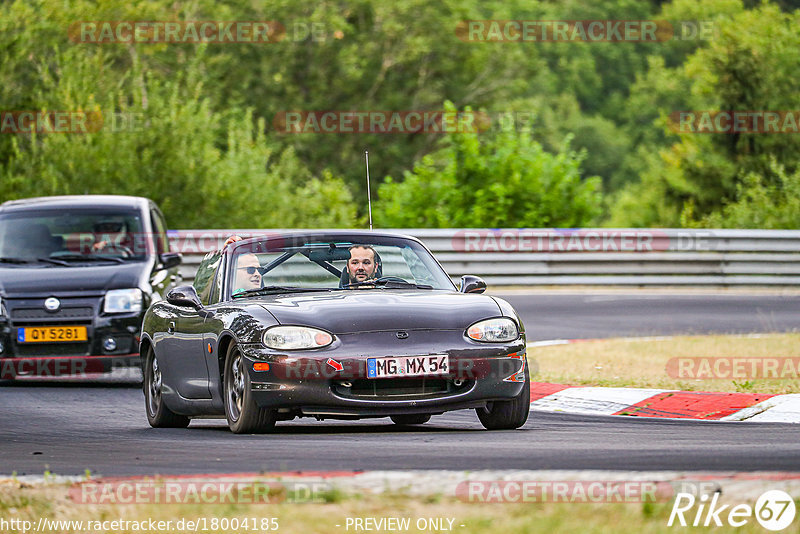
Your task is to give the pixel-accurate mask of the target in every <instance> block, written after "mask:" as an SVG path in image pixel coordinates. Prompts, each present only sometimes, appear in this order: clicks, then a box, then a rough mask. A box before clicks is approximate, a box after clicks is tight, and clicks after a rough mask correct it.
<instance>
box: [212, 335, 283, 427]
mask: <svg viewBox="0 0 800 534" xmlns="http://www.w3.org/2000/svg"><path fill="white" fill-rule="evenodd" d="M223 379H224V384H225V388H224V393H225V417H226V418H227V420H228V427H229V428H230V429H231V432H233V433H234V434H256V433H263V432H269V431H270V430H272V428H273V427H274V426H275V412H274V411H273V410H268V409H265V408H261V407H259V406H258V404H256V401H255V399H254V398H253V393H252V391H251V388H250V376H249V375H248V373H247V369H246V368H245V359H244V356H243V355H242V352H241V350H240V349H239V347H238V346H237V345H236V343H232V344H231V346H230V348H228V355H227V357H226V358H225V373H224V377H223Z"/></svg>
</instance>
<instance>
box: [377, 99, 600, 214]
mask: <svg viewBox="0 0 800 534" xmlns="http://www.w3.org/2000/svg"><path fill="white" fill-rule="evenodd" d="M445 108H446V109H447V110H449V111H455V107H454V106H453V105H452V104H450V103H446V104H445ZM467 111H469V110H467ZM443 145H444V146H443V147H442V148H440V149H439V150H437V151H435V152H434V153H432V154H430V155H428V156H425V157H424V158H423V159H422V161H421V162H419V163H417V165H415V167H414V170H413V171H412V172H406V173H405V175H404V177H403V181H402V182H395V181H394V180H393V179H392V178H391V177H387V178H386V181H385V182H384V183H383V184H381V185H380V187H379V189H378V196H379V200H378V202H376V205H375V210H374V214H375V215H374V216H375V220H376V221H377V223H378V224H379V225H380V226H384V227H407V228H409V227H410V228H415V227H456V228H461V227H466V228H474V227H509V226H523V227H548V226H552V227H576V226H584V225H587V224H590V223H591V222H592V221H593V220H594V218H595V217H596V216H597V215H598V214H599V213H600V207H601V201H600V179H599V178H597V177H594V178H588V179H585V180H584V179H582V178H581V169H580V165H581V161H582V160H583V155H582V154H577V153H575V152H574V151H572V150H570V149H569V142H568V141H567V142H565V143H564V145H565V147H566V149H565V150H564V151H562V152H559V153H557V154H551V153H548V152H545V151H544V149H543V148H542V146H541V144H539V143H538V142H536V141H534V140H533V139H531V137H530V134H529V133H527V132H516V131H505V132H500V133H498V134H496V135H491V134H481V133H452V134H448V135H447V137H446V138H445V139H444V140H443Z"/></svg>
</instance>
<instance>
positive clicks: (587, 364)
mask: <svg viewBox="0 0 800 534" xmlns="http://www.w3.org/2000/svg"><path fill="white" fill-rule="evenodd" d="M698 357H702V358H705V359H709V360H707V363H708V365H709V366H710V367H703V366H702V365H703V364H702V362H700V361H694V362H691V367H689V364H687V366H686V367H684V368H683V370H684V371H685V370H691V371H692V372H691V373H688V375H689V376H687V373H685V372H683V373H679V372H677V371H680V370H681V369H680V368H679V367H678V366H677V362H676V361H673V362H672V364H671V365H672V366H674V367H672V372H671V373H670V372H668V370H667V364H668V362H669V361H670V360H671V359H677V358H684V359H687V358H698ZM710 358H726V359H727V360H726V361H729V362H730V363H731V365H730V367H728V366H726V365H722V366H720V367H719V370H720V371H722V373H721V374H723V375H725V376H726V377H725V378H707V376H709V375H708V373H706V372H704V371H708V370H711V371H712V372H711V374H712V375H713V374H715V371H714V365H715V362H714V361H713V360H710ZM742 358H747V359H775V358H786V359H793V360H791V361H790V363H789V364H786V361H785V360H781V361H780V362H779V366H778V370H779V372H778V375H779V376H784V377H787V378H763V376H764V375H763V372H760V371H757V372H756V373H753V372H752V369H753V367H754V365H755V368H756V369H760V368H762V363H763V362H753V361H747V362H744V363H742V364H741V366H740V367H739V368H738V369H737V368H736V367H735V363H734V362H735V361H736V360H735V359H742ZM528 359H529V362H530V364H531V369H532V370H537V371H536V372H535V373H534V374H533V377H532V379H533V380H534V381H538V382H553V383H560V384H571V385H585V386H606V387H640V388H660V389H679V390H686V391H723V392H745V393H776V394H781V393H800V380H798V378H799V376H798V373H800V368H798V367H797V364H798V363H800V334H797V333H791V334H757V335H755V334H753V335H714V336H675V337H665V338H643V339H641V340H636V339H633V338H625V339H608V340H591V341H585V342H578V343H570V344H564V345H552V346H545V347H530V348H529V349H528ZM684 361H685V360H684ZM785 365H789V366H790V368H789V369H787V368H785V367H784V366H785ZM793 369H794V370H796V371H797V372H796V373H791V371H792V370H793ZM727 371H730V372H727ZM738 371H743V372H738ZM698 376H700V377H702V378H696V377H698ZM759 376H760V377H759Z"/></svg>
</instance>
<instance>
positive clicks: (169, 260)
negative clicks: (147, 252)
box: [158, 252, 183, 269]
mask: <svg viewBox="0 0 800 534" xmlns="http://www.w3.org/2000/svg"><path fill="white" fill-rule="evenodd" d="M158 261H159V262H161V268H162V269H172V268H173V267H177V266H178V265H180V264H181V263H183V257H181V255H180V254H179V253H178V252H165V253H163V254H159V255H158Z"/></svg>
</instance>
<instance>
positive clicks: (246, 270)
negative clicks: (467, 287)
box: [229, 237, 455, 297]
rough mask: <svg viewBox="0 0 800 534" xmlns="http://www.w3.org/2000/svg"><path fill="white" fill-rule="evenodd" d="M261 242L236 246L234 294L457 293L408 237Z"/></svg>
mask: <svg viewBox="0 0 800 534" xmlns="http://www.w3.org/2000/svg"><path fill="white" fill-rule="evenodd" d="M280 241H281V242H280V243H277V242H276V240H274V239H273V240H270V241H260V242H256V243H249V244H244V245H241V246H238V247H235V249H234V251H233V257H232V258H231V260H232V261H231V267H232V269H231V270H230V273H231V275H230V276H231V280H230V284H229V287H231V288H232V289H231V294H232V296H234V297H236V296H240V295H246V294H252V293H258V292H259V291H258V290H259V289H263V291H261V292H286V291H290V290H292V289H306V290H307V289H330V290H343V291H344V290H349V289H392V288H400V289H408V288H411V289H427V290H430V289H448V290H453V289H455V288H454V286H453V283H452V282H451V281H450V278H449V277H448V276H447V274H446V273H445V272H444V271H443V270H442V268H441V267H440V266H439V265H438V264H437V263H436V261H435V260H434V259H433V257H432V256H431V255H430V253H428V251H427V250H425V248H424V247H422V246H421V245H420V244H419V243H417V242H415V241H411V240H408V239H404V238H399V237H398V238H395V237H391V238H377V237H370V238H353V239H342V238H341V237H336V238H333V239H322V240H320V239H315V238H291V242H287V240H286V239H284V240H280Z"/></svg>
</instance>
